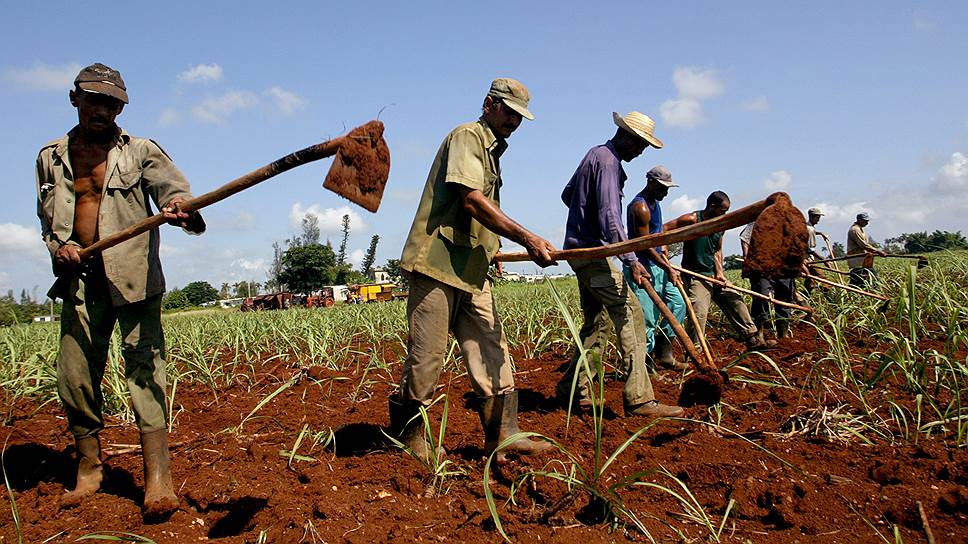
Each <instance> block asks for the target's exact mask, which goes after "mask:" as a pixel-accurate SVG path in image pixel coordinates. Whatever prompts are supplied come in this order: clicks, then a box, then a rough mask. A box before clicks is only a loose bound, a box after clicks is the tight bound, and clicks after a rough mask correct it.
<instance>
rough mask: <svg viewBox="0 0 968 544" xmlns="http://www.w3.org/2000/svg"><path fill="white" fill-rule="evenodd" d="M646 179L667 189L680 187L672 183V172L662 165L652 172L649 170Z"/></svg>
mask: <svg viewBox="0 0 968 544" xmlns="http://www.w3.org/2000/svg"><path fill="white" fill-rule="evenodd" d="M645 179H646V181H655V182H658V183H659V184H661V185H665V186H666V187H678V185H676V184H675V183H673V181H672V172H670V171H669V169H668V168H666V167H665V166H662V165H661V164H660V165H659V166H656V167H655V168H653V169H652V170H649V171H648V172H646V174H645Z"/></svg>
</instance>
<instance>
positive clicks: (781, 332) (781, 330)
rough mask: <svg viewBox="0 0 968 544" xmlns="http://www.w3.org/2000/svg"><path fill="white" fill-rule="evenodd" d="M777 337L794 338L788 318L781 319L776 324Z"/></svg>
mask: <svg viewBox="0 0 968 544" xmlns="http://www.w3.org/2000/svg"><path fill="white" fill-rule="evenodd" d="M776 337H777V338H779V339H780V340H782V339H784V338H792V337H793V334H792V333H791V332H790V322H789V321H787V320H785V319H784V320H783V321H780V322H778V323H777V324H776Z"/></svg>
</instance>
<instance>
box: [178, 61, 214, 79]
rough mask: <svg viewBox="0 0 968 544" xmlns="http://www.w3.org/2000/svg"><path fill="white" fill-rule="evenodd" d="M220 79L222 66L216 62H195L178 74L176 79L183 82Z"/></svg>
mask: <svg viewBox="0 0 968 544" xmlns="http://www.w3.org/2000/svg"><path fill="white" fill-rule="evenodd" d="M221 79H222V67H221V66H219V65H218V64H215V63H212V64H196V65H195V66H192V67H191V68H189V69H188V70H185V71H184V72H182V73H180V74H178V81H183V82H185V83H199V82H201V83H205V82H208V81H219V80H221Z"/></svg>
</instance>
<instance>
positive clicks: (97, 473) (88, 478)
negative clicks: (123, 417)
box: [61, 434, 104, 508]
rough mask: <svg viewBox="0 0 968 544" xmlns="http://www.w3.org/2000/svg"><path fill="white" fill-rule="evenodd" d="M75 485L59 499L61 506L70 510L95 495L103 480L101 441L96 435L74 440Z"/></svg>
mask: <svg viewBox="0 0 968 544" xmlns="http://www.w3.org/2000/svg"><path fill="white" fill-rule="evenodd" d="M75 440H76V448H77V483H76V484H75V485H74V489H73V490H71V491H68V492H67V493H65V494H64V496H63V497H61V506H63V507H65V508H70V507H72V506H77V505H78V504H80V502H81V500H82V499H84V498H85V497H90V496H91V495H93V494H95V493H97V491H98V489H100V488H101V481H102V480H104V466H103V465H102V463H101V441H100V439H99V438H98V437H97V435H96V434H95V435H89V436H82V437H80V438H76V439H75Z"/></svg>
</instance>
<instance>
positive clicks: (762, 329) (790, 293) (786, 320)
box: [739, 223, 796, 346]
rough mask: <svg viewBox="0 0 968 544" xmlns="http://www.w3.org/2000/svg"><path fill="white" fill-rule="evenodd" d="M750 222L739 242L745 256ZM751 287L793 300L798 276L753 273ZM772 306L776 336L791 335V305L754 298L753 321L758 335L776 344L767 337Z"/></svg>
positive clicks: (772, 295) (776, 297) (748, 246)
mask: <svg viewBox="0 0 968 544" xmlns="http://www.w3.org/2000/svg"><path fill="white" fill-rule="evenodd" d="M754 224H755V223H749V224H748V225H746V227H744V228H743V230H742V231H740V233H739V243H740V247H741V248H742V251H743V258H744V259H745V258H746V254H747V253H748V252H749V249H750V243H751V240H752V237H753V225H754ZM748 279H749V280H750V289H752V290H753V291H756V292H757V293H759V294H761V295H763V296H767V297H773V298H775V299H776V300H780V301H783V302H793V297H794V296H795V293H796V278H768V277H766V276H763V275H760V274H752V275H751V276H750V277H749V278H748ZM770 306H773V312H774V313H775V314H776V337H777V338H789V337H790V315H791V311H790V307H789V306H780V305H775V304H770V303H769V302H768V301H766V300H763V299H761V298H754V299H753V304H752V306H751V307H750V313H751V315H752V317H753V323H755V324H756V330H757V335H758V337H759V338H760V339H762V340H763V342H764V343H765V344H767V345H768V346H775V345H776V341H775V340H773V339H772V338H771V339H767V338H766V329H767V328H769V326H770Z"/></svg>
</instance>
